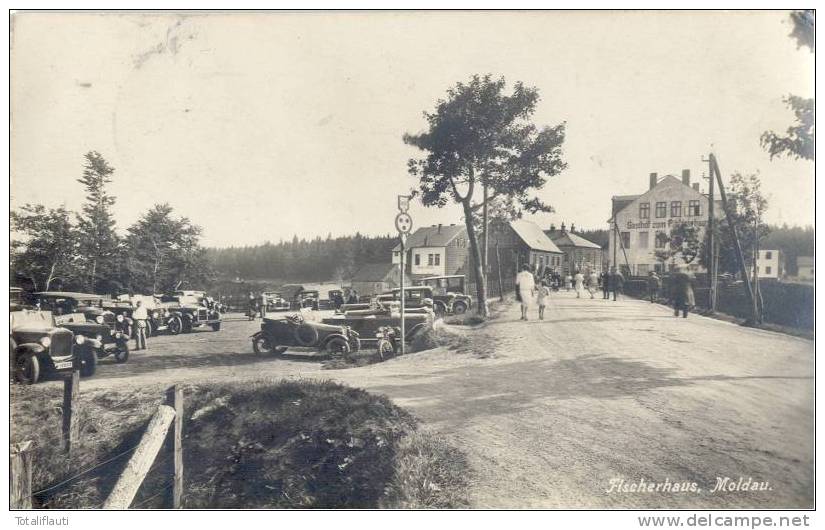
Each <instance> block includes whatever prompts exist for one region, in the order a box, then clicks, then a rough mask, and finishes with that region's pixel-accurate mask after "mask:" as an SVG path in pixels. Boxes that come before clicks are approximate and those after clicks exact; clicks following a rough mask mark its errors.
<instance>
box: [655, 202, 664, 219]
mask: <svg viewBox="0 0 825 530" xmlns="http://www.w3.org/2000/svg"><path fill="white" fill-rule="evenodd" d="M656 217H657V218H660V219H661V218H662V217H667V203H666V202H657V203H656Z"/></svg>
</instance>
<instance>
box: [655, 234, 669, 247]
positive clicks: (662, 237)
mask: <svg viewBox="0 0 825 530" xmlns="http://www.w3.org/2000/svg"><path fill="white" fill-rule="evenodd" d="M665 246H667V235H666V234H665V233H664V232H659V231H657V232H656V248H665Z"/></svg>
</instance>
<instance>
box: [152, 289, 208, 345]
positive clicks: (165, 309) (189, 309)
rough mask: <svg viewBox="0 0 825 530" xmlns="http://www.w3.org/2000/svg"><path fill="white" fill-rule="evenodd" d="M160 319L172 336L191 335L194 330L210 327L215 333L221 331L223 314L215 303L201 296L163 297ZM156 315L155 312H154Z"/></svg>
mask: <svg viewBox="0 0 825 530" xmlns="http://www.w3.org/2000/svg"><path fill="white" fill-rule="evenodd" d="M160 301H161V303H160V307H159V308H158V311H162V313H160V319H161V320H162V322H163V325H162V326H161V327H159V328H158V329H166V330H168V331H169V333H171V334H172V335H177V334H178V333H190V332H191V331H192V330H193V329H194V328H198V327H202V326H209V327H211V328H212V329H213V330H214V331H220V330H221V314H220V312H219V311H218V310H217V309H216V308H215V303H214V302H211V303H210V301H209V299H207V298H205V297H203V296H200V295H188V294H187V295H178V294H173V295H164V296H162V297H161V300H160ZM153 314H154V312H153Z"/></svg>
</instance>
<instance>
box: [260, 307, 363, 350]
mask: <svg viewBox="0 0 825 530" xmlns="http://www.w3.org/2000/svg"><path fill="white" fill-rule="evenodd" d="M360 348H361V342H360V340H359V334H358V333H357V332H356V331H355V330H353V329H351V328H350V327H348V326H346V325H329V324H319V323H317V322H310V321H307V320H304V319H303V317H301V315H300V314H296V315H287V317H286V318H282V319H271V318H264V321H263V323H262V324H261V331H259V332H257V333H255V334H254V335H253V336H252V349H253V350H254V351H255V353H257V354H262V353H274V354H276V355H281V354H283V353H284V352H286V351H287V350H293V351H297V352H317V353H322V354H326V355H329V356H333V357H336V356H344V355H347V354H349V353H352V352H356V351H358V350H359V349H360Z"/></svg>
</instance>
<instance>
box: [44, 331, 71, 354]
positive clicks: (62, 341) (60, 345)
mask: <svg viewBox="0 0 825 530" xmlns="http://www.w3.org/2000/svg"><path fill="white" fill-rule="evenodd" d="M72 340H73V337H72V334H71V333H58V334H55V335H52V344H51V346H50V347H49V353H50V354H51V355H55V356H59V355H69V354H71V353H72Z"/></svg>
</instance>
